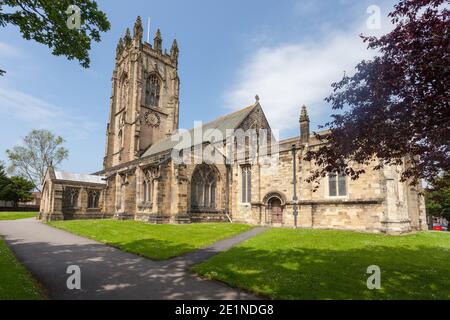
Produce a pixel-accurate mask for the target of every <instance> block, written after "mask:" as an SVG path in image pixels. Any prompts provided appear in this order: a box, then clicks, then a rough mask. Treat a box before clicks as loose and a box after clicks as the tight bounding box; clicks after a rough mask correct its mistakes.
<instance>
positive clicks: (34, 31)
mask: <svg viewBox="0 0 450 320" xmlns="http://www.w3.org/2000/svg"><path fill="white" fill-rule="evenodd" d="M69 6H76V7H78V8H79V9H80V10H79V17H80V25H79V28H69V26H70V22H73V21H74V19H75V18H73V17H74V14H77V12H76V11H73V10H71V9H69ZM72 8H74V7H72ZM68 21H69V25H68V23H67V22H68ZM8 24H9V25H14V26H17V27H18V28H19V30H20V33H21V34H22V36H23V38H25V39H26V40H35V41H37V42H38V43H41V44H44V45H46V46H48V47H49V48H50V49H51V50H52V53H53V54H54V55H56V56H61V55H63V56H66V57H67V58H68V59H69V60H73V59H76V60H78V61H79V62H80V64H81V65H82V66H83V67H85V68H87V67H89V64H90V59H89V50H90V49H91V43H92V41H96V42H99V41H100V39H101V37H100V32H106V31H108V30H109V28H110V23H109V21H108V19H107V17H106V15H105V13H104V12H102V11H100V10H99V9H98V7H97V3H96V2H95V1H92V0H57V1H55V0H0V26H1V27H5V26H7V25H8ZM3 73H4V71H2V70H0V75H1V74H3Z"/></svg>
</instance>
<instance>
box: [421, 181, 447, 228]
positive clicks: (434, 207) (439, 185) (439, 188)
mask: <svg viewBox="0 0 450 320" xmlns="http://www.w3.org/2000/svg"><path fill="white" fill-rule="evenodd" d="M449 181H450V172H447V173H446V174H444V175H443V176H442V177H439V178H438V179H436V180H435V181H433V182H432V183H431V185H430V187H429V188H428V189H427V191H426V193H425V198H426V205H427V211H428V214H429V215H431V216H433V217H442V218H446V219H447V220H449V221H450V186H449Z"/></svg>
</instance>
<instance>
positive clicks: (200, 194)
mask: <svg viewBox="0 0 450 320" xmlns="http://www.w3.org/2000/svg"><path fill="white" fill-rule="evenodd" d="M216 191H217V176H216V173H215V172H214V170H213V168H211V167H210V166H209V165H206V164H202V165H199V166H198V167H197V168H196V169H195V171H194V174H193V175H192V181H191V202H192V205H191V207H192V209H215V208H216V206H217V204H216Z"/></svg>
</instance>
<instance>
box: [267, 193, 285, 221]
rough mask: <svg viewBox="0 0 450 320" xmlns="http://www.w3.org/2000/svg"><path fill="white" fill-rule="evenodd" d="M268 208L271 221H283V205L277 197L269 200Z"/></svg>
mask: <svg viewBox="0 0 450 320" xmlns="http://www.w3.org/2000/svg"><path fill="white" fill-rule="evenodd" d="M269 210H270V215H271V221H272V223H283V206H282V204H281V200H280V199H279V198H277V197H274V198H271V199H270V200H269Z"/></svg>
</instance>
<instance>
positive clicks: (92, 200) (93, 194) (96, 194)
mask: <svg viewBox="0 0 450 320" xmlns="http://www.w3.org/2000/svg"><path fill="white" fill-rule="evenodd" d="M99 200H100V191H98V190H89V191H88V208H89V209H98V207H99V205H98V204H99Z"/></svg>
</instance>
